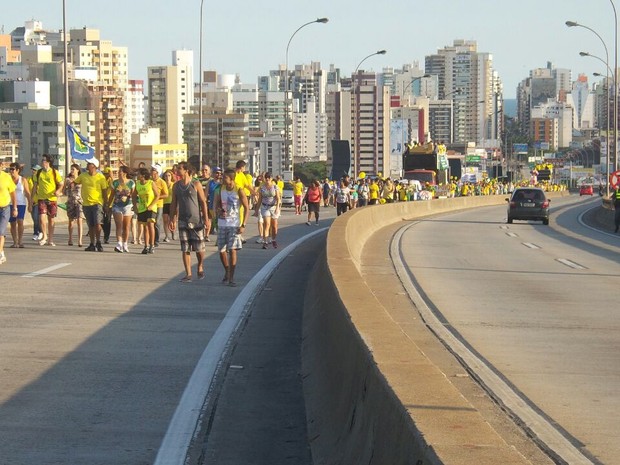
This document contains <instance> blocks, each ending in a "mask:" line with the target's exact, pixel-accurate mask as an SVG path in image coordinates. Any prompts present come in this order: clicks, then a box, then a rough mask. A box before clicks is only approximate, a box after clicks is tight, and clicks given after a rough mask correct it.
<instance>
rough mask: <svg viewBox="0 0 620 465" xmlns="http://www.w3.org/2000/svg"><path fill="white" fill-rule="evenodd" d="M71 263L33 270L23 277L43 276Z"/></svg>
mask: <svg viewBox="0 0 620 465" xmlns="http://www.w3.org/2000/svg"><path fill="white" fill-rule="evenodd" d="M69 265H71V263H59V264H58V265H54V266H48V267H47V268H43V269H42V270H39V271H33V272H32V273H28V274H24V275H22V276H21V277H22V278H36V277H37V276H41V275H43V274H47V273H51V272H52V271H56V270H59V269H60V268H64V267H65V266H69Z"/></svg>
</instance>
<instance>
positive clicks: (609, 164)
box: [565, 21, 617, 197]
mask: <svg viewBox="0 0 620 465" xmlns="http://www.w3.org/2000/svg"><path fill="white" fill-rule="evenodd" d="M565 24H566V25H567V26H568V27H582V28H584V29H587V30H588V31H590V32H592V33H593V34H594V35H596V37H598V38H599V40H600V41H601V43H602V44H603V48H604V49H605V68H606V70H605V73H606V74H607V78H606V80H605V82H606V83H607V104H606V105H605V106H606V108H607V118H606V119H607V136H606V137H607V182H606V184H607V188H606V189H607V197H609V167H610V166H611V144H610V143H609V142H610V141H609V98H610V92H609V71H610V69H609V50H608V49H607V44H606V43H605V41H604V40H603V38H602V37H601V36H600V34H599V33H598V32H596V31H595V30H594V29H592V28H591V27H588V26H586V25H584V24H579V23H577V22H575V21H566V23H565ZM614 75H615V73H614ZM614 96H615V93H614ZM614 98H615V97H614ZM615 115H616V111H615V110H614V118H617V116H615ZM616 125H617V124H614V128H615V127H616ZM615 138H616V131H615V130H614V139H615ZM615 146H616V144H615V142H614V148H615ZM614 150H615V149H614Z"/></svg>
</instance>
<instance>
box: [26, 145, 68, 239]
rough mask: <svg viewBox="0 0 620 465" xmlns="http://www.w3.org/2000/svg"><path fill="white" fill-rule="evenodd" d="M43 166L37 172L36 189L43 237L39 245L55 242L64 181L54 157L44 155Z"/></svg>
mask: <svg viewBox="0 0 620 465" xmlns="http://www.w3.org/2000/svg"><path fill="white" fill-rule="evenodd" d="M41 165H42V168H41V169H40V170H38V171H37V172H36V173H35V179H34V182H35V186H34V191H33V192H36V194H37V199H38V205H39V218H40V219H39V223H40V227H41V233H42V234H43V237H42V238H41V240H40V241H39V245H46V244H47V245H51V246H55V245H56V244H54V223H55V221H56V213H57V212H58V196H59V195H61V194H62V189H63V187H64V186H63V183H62V177H61V176H60V173H59V172H58V171H56V169H55V168H54V167H53V166H52V157H51V156H50V155H43V158H42V161H41Z"/></svg>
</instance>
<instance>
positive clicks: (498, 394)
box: [390, 226, 593, 465]
mask: <svg viewBox="0 0 620 465" xmlns="http://www.w3.org/2000/svg"><path fill="white" fill-rule="evenodd" d="M407 228H409V226H404V227H402V228H401V229H400V230H399V231H398V232H397V233H396V235H395V236H394V238H393V239H392V242H391V244H390V255H391V258H392V262H393V263H394V268H395V269H396V274H397V275H398V277H399V278H400V281H401V282H402V284H403V286H404V287H405V289H406V290H407V292H408V294H409V297H410V299H411V301H412V302H413V303H414V305H415V306H416V308H417V310H418V312H419V313H420V315H421V316H422V318H423V320H424V322H425V323H426V325H427V326H428V328H429V329H430V330H431V331H432V332H433V333H435V335H436V336H437V337H438V338H439V340H440V341H442V343H443V344H445V346H446V347H447V348H448V350H450V351H451V352H452V353H453V354H454V355H455V356H456V357H457V358H458V359H459V360H460V361H461V363H462V364H463V365H465V366H466V367H467V368H468V369H469V371H470V372H471V373H473V374H474V375H475V378H476V379H477V380H478V382H479V383H480V384H482V385H483V386H485V388H486V389H487V391H488V392H489V393H491V394H492V396H493V397H495V399H496V400H497V402H498V403H499V404H500V405H503V406H504V407H506V409H507V410H508V411H509V412H511V413H512V414H513V415H514V416H516V417H517V418H519V419H520V420H521V422H522V424H523V427H524V428H525V429H527V430H529V431H530V432H531V434H533V435H534V436H535V437H536V438H538V440H539V441H540V442H542V443H543V444H545V445H546V446H547V447H548V448H549V449H550V450H551V451H552V452H553V453H554V454H555V455H557V456H558V457H560V458H561V459H562V460H564V462H565V463H570V464H571V465H593V462H592V461H591V460H589V459H588V458H587V457H586V456H585V455H584V454H583V453H582V452H581V451H580V450H579V449H578V448H577V447H575V446H574V445H573V444H572V443H571V441H570V440H569V439H567V438H566V437H564V435H563V434H562V433H561V432H560V431H558V430H557V429H556V428H555V427H554V425H553V424H552V423H550V422H549V421H548V420H547V419H546V418H545V417H544V416H542V415H541V414H540V413H538V411H537V410H535V409H534V408H532V406H531V405H530V404H529V403H528V401H527V399H523V398H521V396H520V395H519V394H518V393H517V392H515V390H514V389H513V388H512V387H511V386H510V385H509V384H508V383H507V382H506V381H504V380H503V379H502V378H501V377H499V376H498V375H497V374H496V373H495V372H494V371H493V370H492V369H491V367H490V366H489V365H487V364H486V363H485V361H484V360H482V359H481V358H480V357H478V356H477V355H476V354H474V353H473V352H472V351H471V350H469V348H468V347H467V346H466V345H465V344H463V342H461V341H460V340H459V339H458V338H457V337H456V336H455V335H454V334H453V333H452V332H451V331H450V330H449V329H448V328H447V327H446V326H445V325H444V324H442V322H441V321H440V320H439V318H437V316H436V315H435V313H433V311H432V310H431V309H430V308H429V307H428V306H427V305H426V302H425V301H424V299H423V298H422V296H421V295H420V293H419V292H418V290H417V289H416V287H415V285H414V284H413V282H412V281H411V278H410V276H409V273H408V272H407V268H406V267H405V264H404V263H403V261H402V259H401V257H400V243H401V238H402V236H403V234H404V233H405V231H406V229H407Z"/></svg>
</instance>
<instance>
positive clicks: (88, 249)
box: [84, 244, 97, 252]
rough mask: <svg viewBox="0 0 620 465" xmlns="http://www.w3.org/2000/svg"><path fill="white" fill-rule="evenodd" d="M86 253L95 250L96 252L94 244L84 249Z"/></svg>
mask: <svg viewBox="0 0 620 465" xmlns="http://www.w3.org/2000/svg"><path fill="white" fill-rule="evenodd" d="M84 250H85V251H86V252H94V251H95V250H97V248H96V247H95V244H90V245H89V246H88V247H86V248H85V249H84Z"/></svg>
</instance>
